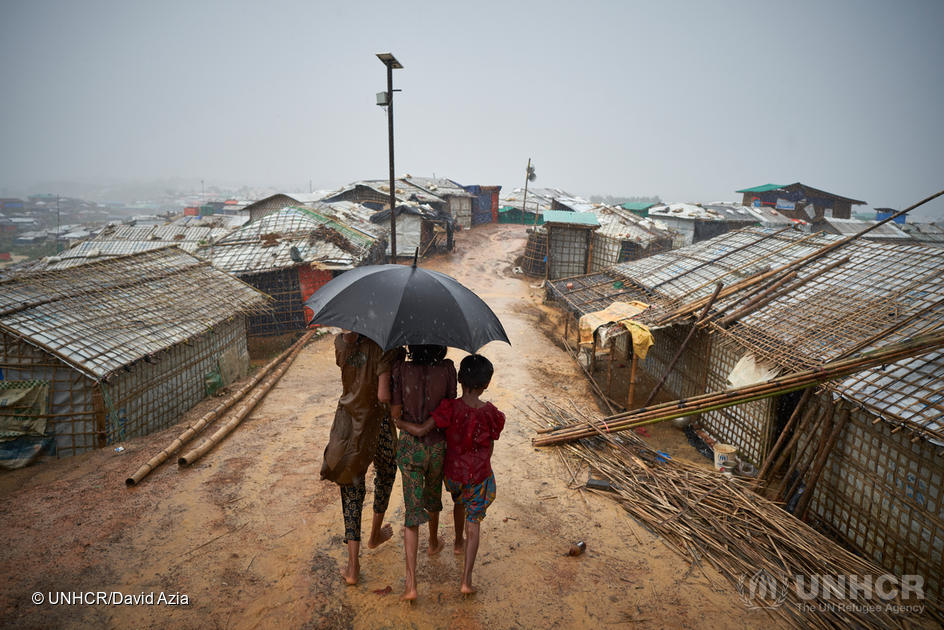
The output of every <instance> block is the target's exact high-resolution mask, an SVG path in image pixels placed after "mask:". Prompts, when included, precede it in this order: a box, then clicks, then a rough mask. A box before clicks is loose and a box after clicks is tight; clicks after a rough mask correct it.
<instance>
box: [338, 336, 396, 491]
mask: <svg viewBox="0 0 944 630" xmlns="http://www.w3.org/2000/svg"><path fill="white" fill-rule="evenodd" d="M401 353H402V351H401V350H400V349H399V348H397V349H394V350H388V351H387V352H384V351H383V350H381V348H380V346H378V345H377V344H376V343H374V342H373V341H371V340H370V339H368V338H366V337H364V336H362V335H361V336H358V339H357V341H355V342H353V343H348V342H346V341H344V337H343V336H342V335H340V334H339V335H338V336H337V337H335V340H334V357H335V361H336V362H337V364H338V367H340V368H341V386H342V393H341V399H340V400H339V401H338V408H337V411H336V412H335V414H334V423H333V424H332V425H331V433H330V435H329V437H328V445H327V446H326V447H325V451H324V461H323V463H322V465H321V478H322V479H329V480H331V481H334V482H335V483H338V484H340V485H349V484H352V483H354V481H355V480H356V479H357V478H359V477H363V475H364V474H365V473H366V472H367V467H368V466H370V462H371V460H372V459H373V457H374V450H375V449H376V448H377V435H378V433H379V431H380V425H381V422H382V421H383V419H384V417H385V416H386V414H387V405H386V404H385V403H381V402H380V401H379V400H377V379H378V377H379V376H380V375H381V374H383V373H384V372H390V371H391V369H392V367H393V363H394V362H395V361H396V360H397V359H398V358H399V356H400V354H401ZM391 430H392V429H391Z"/></svg>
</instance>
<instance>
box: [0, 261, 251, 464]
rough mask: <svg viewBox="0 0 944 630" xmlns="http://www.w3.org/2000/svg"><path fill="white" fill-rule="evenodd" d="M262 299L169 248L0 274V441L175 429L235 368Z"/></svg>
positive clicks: (81, 446)
mask: <svg viewBox="0 0 944 630" xmlns="http://www.w3.org/2000/svg"><path fill="white" fill-rule="evenodd" d="M265 303H266V298H265V296H264V295H263V294H261V293H259V292H258V291H256V290H255V289H253V288H252V287H249V286H248V285H246V284H245V283H243V282H241V281H239V280H237V279H236V278H234V277H232V276H230V275H228V274H226V273H223V272H222V271H219V270H217V269H214V268H213V267H212V266H210V265H209V264H208V263H206V262H205V261H201V260H199V259H197V258H195V257H193V256H191V255H190V254H188V253H186V252H184V251H183V250H181V249H179V248H176V247H165V248H163V249H159V250H154V251H146V252H141V253H137V254H131V255H127V256H120V257H115V258H109V259H105V260H97V261H93V262H89V263H88V264H86V265H83V266H82V267H81V269H63V270H53V271H42V272H37V273H26V274H22V275H18V276H14V277H12V278H6V279H4V280H2V281H0V390H2V391H3V393H4V395H3V396H0V398H2V399H3V401H2V403H0V422H2V423H3V430H2V435H3V437H4V438H6V439H10V438H16V439H19V440H25V441H30V440H32V441H34V442H35V441H36V440H44V439H45V440H49V442H51V443H52V445H53V446H54V449H55V452H57V453H58V454H59V455H60V456H63V455H74V454H77V453H81V452H83V451H87V450H90V449H94V448H100V447H104V446H107V445H110V444H114V443H117V442H121V441H123V440H125V439H127V438H131V437H135V436H140V435H145V434H147V433H150V432H152V431H157V430H159V429H164V428H166V427H168V426H170V425H172V424H174V423H175V422H177V421H178V419H179V417H180V415H181V414H182V413H184V412H185V411H187V410H188V409H189V408H190V407H192V406H193V405H194V404H196V403H197V402H199V401H200V400H201V399H203V398H204V397H205V396H206V395H207V393H208V392H211V391H213V389H214V388H216V387H218V386H220V385H221V384H225V383H228V382H229V381H231V380H233V379H235V378H237V377H238V376H240V375H242V374H245V372H246V370H247V368H248V355H247V352H246V313H247V312H252V311H254V310H258V309H260V308H263V307H264V305H265Z"/></svg>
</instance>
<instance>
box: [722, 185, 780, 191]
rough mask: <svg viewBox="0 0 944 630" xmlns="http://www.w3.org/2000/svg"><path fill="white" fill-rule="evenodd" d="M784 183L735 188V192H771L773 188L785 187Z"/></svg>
mask: <svg viewBox="0 0 944 630" xmlns="http://www.w3.org/2000/svg"><path fill="white" fill-rule="evenodd" d="M783 186H784V185H783V184H762V185H760V186H754V187H753V188H744V189H742V190H735V191H734V192H739V193H762V192H770V191H771V190H779V189H781V188H783Z"/></svg>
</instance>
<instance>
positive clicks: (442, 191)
mask: <svg viewBox="0 0 944 630" xmlns="http://www.w3.org/2000/svg"><path fill="white" fill-rule="evenodd" d="M398 181H399V182H400V184H398V186H399V185H403V187H404V189H405V190H406V191H407V192H410V191H411V190H412V189H417V190H419V191H421V192H423V193H425V194H427V195H433V196H435V197H438V198H439V199H442V202H441V205H437V202H436V201H435V200H428V201H423V199H422V198H421V197H420V196H418V195H416V193H413V194H412V195H411V198H412V199H414V200H416V201H420V202H422V203H427V204H428V205H430V206H432V207H433V208H434V209H436V210H439V211H440V212H443V211H444V212H445V213H446V214H448V216H450V217H452V218H453V219H454V220H455V222H456V224H457V225H458V226H460V228H461V229H464V230H468V229H470V228H471V227H472V202H473V199H474V198H475V197H474V195H473V194H472V193H470V192H469V191H467V190H466V189H465V188H463V187H462V185H461V184H457V183H456V182H454V181H452V180H451V179H446V178H445V177H438V178H437V177H414V176H412V175H407V176H405V177H403V178H401V179H400V180H398Z"/></svg>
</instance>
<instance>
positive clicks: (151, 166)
mask: <svg viewBox="0 0 944 630" xmlns="http://www.w3.org/2000/svg"><path fill="white" fill-rule="evenodd" d="M0 7H2V14H0V86H2V87H0V89H2V102H3V105H2V120H0V188H4V189H6V190H30V191H31V192H40V191H34V190H32V188H31V187H34V186H36V185H38V184H39V183H40V182H50V181H65V180H75V181H89V182H98V181H115V180H153V179H163V178H173V177H183V178H188V179H190V180H199V179H203V180H205V181H206V183H207V186H210V185H214V184H216V185H227V186H231V185H242V184H246V185H250V186H274V187H278V188H281V189H285V190H307V189H308V185H309V184H308V183H309V180H311V181H312V185H313V186H314V188H334V187H337V186H340V185H342V184H345V183H348V182H350V181H353V180H356V179H365V178H385V177H386V176H387V173H388V166H387V122H386V114H385V112H384V110H383V109H382V108H380V107H377V106H376V105H375V93H376V92H378V91H382V90H384V89H385V88H386V74H385V69H384V67H383V65H382V64H381V62H380V61H379V60H378V59H377V58H376V56H375V53H378V52H385V51H390V52H392V53H393V54H394V55H396V57H397V58H398V59H399V60H400V61H401V63H402V64H403V65H404V69H402V70H396V71H395V72H394V87H395V88H399V89H402V90H403V91H402V92H399V93H397V94H396V96H395V112H394V113H395V134H396V140H395V141H396V172H397V174H398V175H400V174H403V173H412V174H414V175H431V174H433V173H435V174H436V175H437V176H448V177H450V178H452V179H455V180H457V181H459V182H461V183H466V184H471V183H478V184H501V185H503V186H505V187H517V186H521V185H523V181H524V170H525V165H526V163H527V161H528V158H529V157H530V158H532V159H533V161H534V164H535V166H536V170H537V174H538V179H537V181H536V182H535V185H538V186H545V187H557V188H563V189H565V190H567V191H569V192H571V193H574V194H579V195H583V196H590V195H593V194H613V195H660V196H661V197H662V198H663V199H664V200H666V201H693V202H699V201H715V200H732V199H735V198H737V197H738V195H736V194H735V192H734V191H735V190H737V189H739V188H745V187H749V186H756V185H759V184H764V183H768V182H773V183H778V184H787V183H792V182H795V181H801V182H803V183H806V184H809V185H811V186H815V187H818V188H822V189H825V190H828V191H830V192H834V193H837V194H841V195H845V196H849V197H853V198H857V199H863V200H866V201H867V202H868V203H869V205H870V206H872V207H881V206H891V207H896V208H902V207H905V206H907V205H909V204H911V203H913V202H915V201H918V200H920V199H922V198H924V197H926V196H928V195H929V194H931V193H934V192H937V191H938V190H940V189H942V188H944V159H942V147H944V117H942V112H944V70H942V68H944V36H942V34H941V31H942V27H944V2H942V1H941V0H928V1H918V0H901V1H898V2H891V1H888V2H879V1H871V0H853V1H849V2H842V1H833V0H828V1H822V0H818V1H805V0H801V1H794V2H791V3H784V2H780V1H778V2H773V1H771V2H766V1H762V0H761V1H758V0H752V1H743V2H735V1H726V0H716V1H715V2H703V1H701V0H699V1H692V2H672V1H667V2H651V1H647V2H635V1H613V2H593V1H590V2H579V3H578V2H573V1H567V2H559V1H556V0H544V1H542V2H527V3H526V2H514V1H507V0H506V1H504V2H494V3H492V2H486V1H479V2H476V3H453V2H406V1H401V2H357V1H352V2H338V1H332V2H318V1H313V0H309V1H305V2H302V1H299V2H289V1H278V0H275V1H269V2H258V1H253V2H203V1H199V0H192V1H187V2H174V1H164V0H162V1H161V2H152V1H147V2H136V1H94V0H81V1H71V0H69V1H58V2H52V1H42V0H29V1H27V0H22V1H17V0H0ZM48 192H56V191H48ZM921 216H924V217H928V216H932V217H935V218H939V219H944V201H942V200H938V201H936V202H933V204H929V205H928V206H927V207H926V208H925V210H924V211H923V212H922V213H921Z"/></svg>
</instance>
